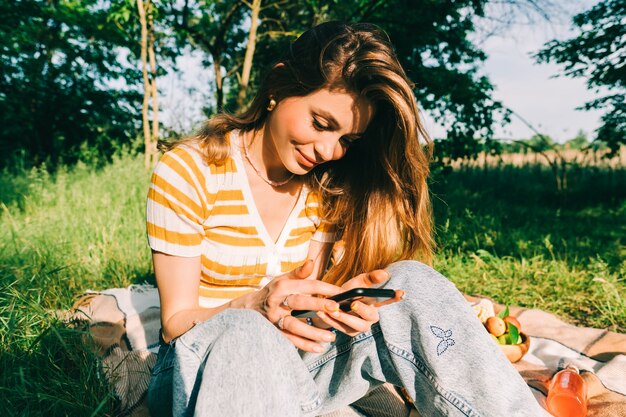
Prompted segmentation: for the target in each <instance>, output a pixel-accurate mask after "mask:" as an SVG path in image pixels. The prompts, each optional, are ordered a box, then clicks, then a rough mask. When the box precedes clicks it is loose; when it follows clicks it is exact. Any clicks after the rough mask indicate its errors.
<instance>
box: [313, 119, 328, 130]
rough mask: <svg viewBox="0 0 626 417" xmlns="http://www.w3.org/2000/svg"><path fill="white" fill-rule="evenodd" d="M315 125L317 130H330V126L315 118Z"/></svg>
mask: <svg viewBox="0 0 626 417" xmlns="http://www.w3.org/2000/svg"><path fill="white" fill-rule="evenodd" d="M313 127H314V128H315V129H317V130H328V126H324V125H322V124H321V123H320V122H319V121H318V120H317V119H315V118H314V119H313Z"/></svg>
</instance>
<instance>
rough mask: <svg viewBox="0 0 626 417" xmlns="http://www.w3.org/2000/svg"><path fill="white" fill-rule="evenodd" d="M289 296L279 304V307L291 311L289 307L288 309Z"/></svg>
mask: <svg viewBox="0 0 626 417" xmlns="http://www.w3.org/2000/svg"><path fill="white" fill-rule="evenodd" d="M289 295H291V294H289ZM289 295H288V296H286V297H285V299H284V300H283V302H282V303H280V305H281V306H283V307H285V308H286V309H288V310H291V307H289Z"/></svg>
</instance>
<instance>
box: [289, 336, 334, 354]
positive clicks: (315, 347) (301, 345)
mask: <svg viewBox="0 0 626 417" xmlns="http://www.w3.org/2000/svg"><path fill="white" fill-rule="evenodd" d="M282 333H283V335H285V337H286V338H287V339H289V341H291V343H293V345H294V346H295V347H296V348H298V349H301V350H304V351H306V352H312V353H322V352H324V351H325V350H326V349H325V348H324V346H322V345H321V344H319V343H317V342H314V341H312V340H309V339H305V338H303V337H300V336H298V335H295V334H293V333H289V332H288V331H285V330H282Z"/></svg>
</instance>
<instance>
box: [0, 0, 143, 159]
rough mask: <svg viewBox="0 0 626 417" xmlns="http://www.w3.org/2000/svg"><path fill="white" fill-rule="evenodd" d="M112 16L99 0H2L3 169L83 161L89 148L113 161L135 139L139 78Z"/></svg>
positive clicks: (0, 113)
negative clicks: (16, 163) (17, 162)
mask: <svg viewBox="0 0 626 417" xmlns="http://www.w3.org/2000/svg"><path fill="white" fill-rule="evenodd" d="M105 4H106V3H105ZM107 13H108V11H107V10H106V8H104V7H103V3H102V1H99V0H86V1H70V0H64V1H44V0H22V1H18V2H15V1H8V0H0V14H1V15H2V16H3V18H2V22H0V80H2V81H1V82H0V124H2V126H3V129H2V130H1V131H0V167H1V166H3V165H6V164H7V163H10V162H12V160H14V159H16V158H18V159H20V158H21V159H26V160H27V161H30V162H31V163H34V164H37V163H41V162H43V161H48V162H49V163H52V164H55V163H57V162H58V161H68V162H72V161H76V160H77V159H79V157H80V156H81V155H80V154H81V149H80V147H81V144H83V143H84V144H85V146H87V147H89V148H90V149H95V150H96V151H97V152H98V153H99V154H102V155H110V154H111V153H112V152H114V151H115V149H116V148H117V147H118V145H119V144H121V143H128V142H130V141H131V139H132V137H133V136H134V134H135V132H136V130H137V127H138V123H137V122H138V117H137V108H138V103H139V101H138V99H139V97H140V96H139V94H138V92H137V91H136V90H133V88H132V84H133V82H134V81H133V80H134V79H137V75H138V74H137V72H136V71H135V70H134V68H132V67H130V66H129V65H127V64H124V63H123V60H122V59H121V56H122V55H124V52H123V51H122V48H124V47H126V46H127V45H128V43H127V40H126V39H125V38H124V37H123V36H122V33H121V31H119V30H117V29H116V26H115V25H111V24H109V22H108V17H107ZM114 84H115V87H113V85H114ZM125 85H126V86H125Z"/></svg>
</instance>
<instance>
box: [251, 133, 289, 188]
mask: <svg viewBox="0 0 626 417" xmlns="http://www.w3.org/2000/svg"><path fill="white" fill-rule="evenodd" d="M241 146H242V147H243V148H244V152H246V153H247V157H248V159H249V160H250V161H249V163H250V164H251V165H252V167H253V168H254V169H255V170H258V171H260V173H261V174H262V175H263V176H265V178H267V179H269V180H271V181H276V182H280V181H284V180H285V179H287V178H289V176H290V175H291V172H289V171H288V170H287V169H286V168H285V166H284V165H283V163H282V161H281V160H280V157H279V156H278V152H277V150H276V147H275V146H274V142H273V141H272V138H271V136H270V132H269V128H268V127H264V128H263V129H261V130H251V131H248V132H244V133H242V134H241Z"/></svg>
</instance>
